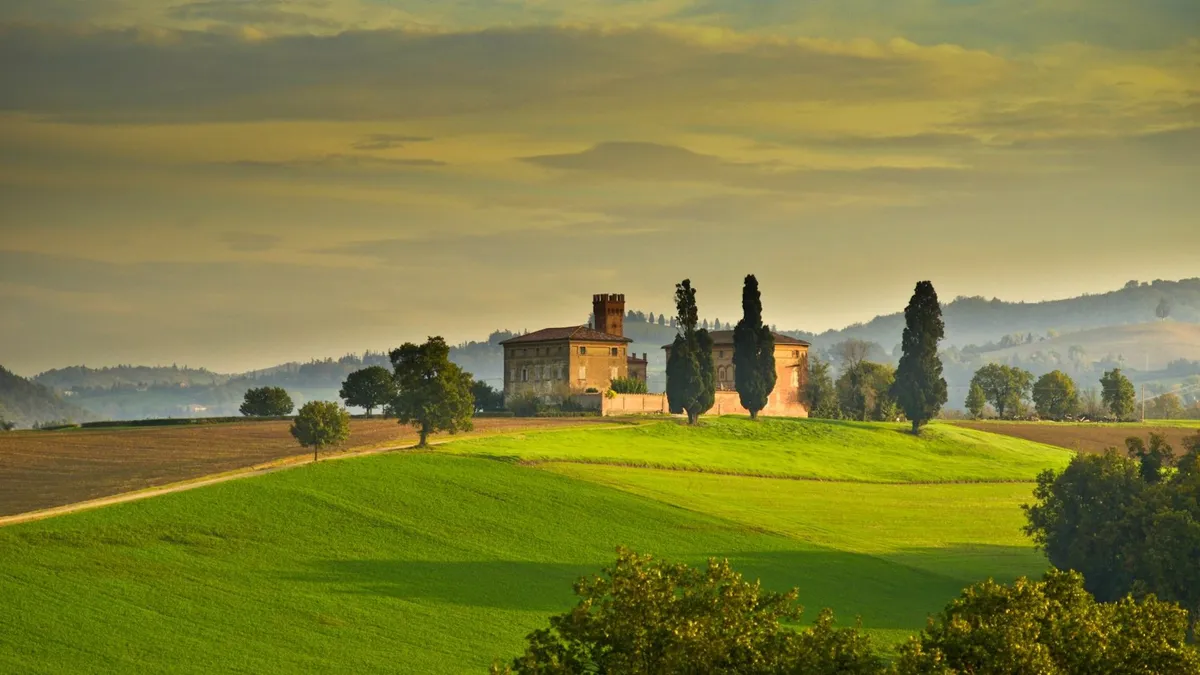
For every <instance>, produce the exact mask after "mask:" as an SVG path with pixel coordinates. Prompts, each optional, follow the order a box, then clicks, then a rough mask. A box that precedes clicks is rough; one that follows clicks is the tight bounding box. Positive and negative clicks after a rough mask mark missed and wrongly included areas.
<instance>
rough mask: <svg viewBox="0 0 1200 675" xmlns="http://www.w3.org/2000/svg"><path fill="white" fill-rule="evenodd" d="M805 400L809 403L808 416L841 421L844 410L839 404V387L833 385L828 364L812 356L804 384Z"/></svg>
mask: <svg viewBox="0 0 1200 675" xmlns="http://www.w3.org/2000/svg"><path fill="white" fill-rule="evenodd" d="M804 400H805V401H806V402H807V403H808V416H809V417H813V418H818V419H831V420H836V419H841V417H842V408H841V405H840V404H839V403H838V393H837V387H836V386H835V385H834V383H833V376H832V375H831V374H830V365H829V363H828V362H826V361H823V360H821V359H820V358H817V357H816V356H810V357H809V359H808V379H807V380H806V381H805V383H804Z"/></svg>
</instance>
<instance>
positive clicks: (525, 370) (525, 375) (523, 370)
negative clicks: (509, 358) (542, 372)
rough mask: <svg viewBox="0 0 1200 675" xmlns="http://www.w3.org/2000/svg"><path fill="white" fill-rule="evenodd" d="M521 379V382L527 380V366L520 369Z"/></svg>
mask: <svg viewBox="0 0 1200 675" xmlns="http://www.w3.org/2000/svg"><path fill="white" fill-rule="evenodd" d="M521 381H522V382H528V381H529V369H528V368H522V369H521Z"/></svg>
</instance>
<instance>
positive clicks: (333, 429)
mask: <svg viewBox="0 0 1200 675" xmlns="http://www.w3.org/2000/svg"><path fill="white" fill-rule="evenodd" d="M291 431H292V436H293V437H295V439H296V440H297V441H299V442H300V445H302V446H304V447H306V448H312V449H313V461H314V462H315V461H317V451H319V450H320V449H321V448H324V447H327V446H330V445H339V444H341V443H344V442H346V441H347V440H348V439H349V438H350V413H348V412H346V410H345V409H344V408H342V407H341V406H339V405H338V404H336V403H334V402H333V401H309V402H308V403H305V404H304V405H302V406H300V412H299V413H297V414H296V419H295V421H293V422H292V429H291Z"/></svg>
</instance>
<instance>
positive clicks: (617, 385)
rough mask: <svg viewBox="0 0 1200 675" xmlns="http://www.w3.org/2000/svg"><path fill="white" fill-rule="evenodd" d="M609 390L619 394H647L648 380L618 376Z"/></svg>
mask: <svg viewBox="0 0 1200 675" xmlns="http://www.w3.org/2000/svg"><path fill="white" fill-rule="evenodd" d="M609 391H613V392H616V393H618V394H645V393H647V392H648V391H649V390H648V389H646V382H645V381H643V380H639V379H637V378H633V377H618V378H616V379H614V380H613V381H612V385H611V386H610V388H609Z"/></svg>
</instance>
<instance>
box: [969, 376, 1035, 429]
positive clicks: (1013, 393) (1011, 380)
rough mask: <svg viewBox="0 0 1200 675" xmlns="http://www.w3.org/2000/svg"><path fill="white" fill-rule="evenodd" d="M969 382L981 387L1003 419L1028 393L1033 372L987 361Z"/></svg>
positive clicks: (1012, 411)
mask: <svg viewBox="0 0 1200 675" xmlns="http://www.w3.org/2000/svg"><path fill="white" fill-rule="evenodd" d="M971 384H978V385H979V388H980V389H983V394H984V396H986V397H987V400H988V402H989V403H991V404H992V407H993V408H995V409H996V414H997V415H998V416H999V417H1000V418H1001V419H1005V418H1006V417H1007V416H1010V415H1011V414H1012V413H1014V412H1016V411H1017V409H1018V408H1020V406H1021V402H1022V401H1023V400H1025V398H1026V396H1028V394H1029V388H1030V386H1031V385H1032V384H1033V374H1032V373H1030V372H1029V371H1027V370H1022V369H1021V368H1015V367H1012V366H1006V365H1004V364H1001V363H989V364H987V365H986V366H984V367H982V368H980V369H979V370H977V371H975V376H974V377H972V378H971Z"/></svg>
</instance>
